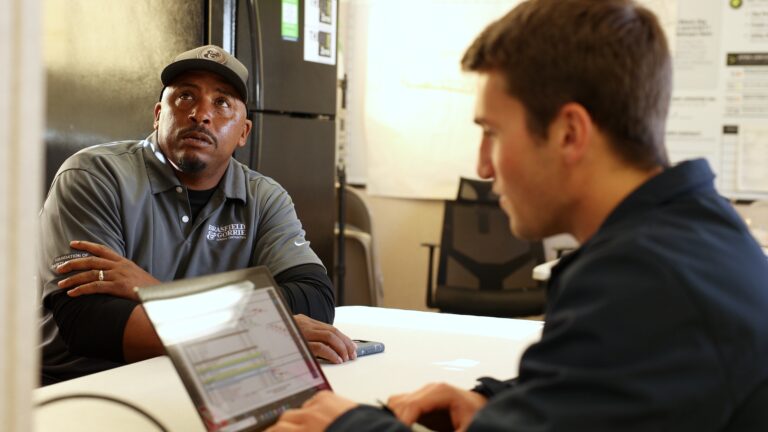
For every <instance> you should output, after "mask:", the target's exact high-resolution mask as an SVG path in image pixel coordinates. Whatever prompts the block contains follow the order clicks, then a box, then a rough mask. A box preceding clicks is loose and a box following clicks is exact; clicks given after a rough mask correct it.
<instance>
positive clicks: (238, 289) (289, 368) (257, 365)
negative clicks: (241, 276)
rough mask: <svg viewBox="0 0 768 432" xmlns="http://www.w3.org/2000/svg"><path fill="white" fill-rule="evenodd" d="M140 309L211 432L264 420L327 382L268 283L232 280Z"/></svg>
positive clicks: (300, 400)
mask: <svg viewBox="0 0 768 432" xmlns="http://www.w3.org/2000/svg"><path fill="white" fill-rule="evenodd" d="M145 307H146V308H147V313H148V315H150V318H151V319H152V321H153V323H154V325H155V329H156V330H157V333H158V335H159V336H160V338H161V339H162V340H163V343H164V344H165V345H166V348H167V350H168V353H169V355H170V356H171V358H172V360H173V361H174V363H175V364H176V365H177V369H178V371H179V374H180V375H181V378H182V380H183V381H184V383H185V385H186V386H187V387H188V389H189V390H190V395H191V396H192V398H193V400H194V402H195V404H196V405H197V407H198V409H199V410H200V411H201V414H202V415H203V417H204V419H205V420H206V422H207V423H208V422H210V423H212V424H209V425H208V426H209V428H211V429H212V430H219V428H218V427H217V426H216V425H229V426H233V425H234V424H240V425H244V426H247V425H252V424H256V423H263V422H269V421H270V420H272V419H274V418H276V417H277V416H278V415H279V414H280V412H282V411H283V410H284V409H285V408H287V407H290V406H297V404H300V403H301V402H302V401H303V400H304V399H306V398H307V397H308V396H309V395H311V393H313V392H314V391H316V390H317V389H321V388H328V387H327V382H326V381H325V378H324V377H323V375H322V372H321V371H320V370H319V368H318V366H317V364H316V363H315V361H314V359H313V358H312V355H311V353H310V352H309V351H308V349H307V348H306V346H305V345H304V344H303V341H302V340H301V337H300V335H299V334H298V332H297V330H296V329H295V327H294V326H293V325H292V321H291V317H290V315H288V312H287V311H286V309H285V308H284V307H283V305H282V303H281V301H280V298H279V294H278V293H277V292H276V291H275V289H274V288H273V287H267V288H260V289H255V286H254V284H253V283H252V282H250V281H239V282H236V283H230V284H227V285H224V286H220V287H217V288H214V289H210V290H206V291H203V292H199V293H195V294H190V295H185V296H177V297H174V298H169V299H163V300H155V301H151V302H147V303H145ZM190 387H191V388H190ZM308 393H309V394H308ZM226 430H229V429H226ZM232 430H240V429H237V428H235V429H232Z"/></svg>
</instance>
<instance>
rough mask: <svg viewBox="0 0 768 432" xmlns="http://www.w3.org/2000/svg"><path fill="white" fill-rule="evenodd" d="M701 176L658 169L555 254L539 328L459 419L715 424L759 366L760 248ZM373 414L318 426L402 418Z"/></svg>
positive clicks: (764, 271)
mask: <svg viewBox="0 0 768 432" xmlns="http://www.w3.org/2000/svg"><path fill="white" fill-rule="evenodd" d="M713 180H714V174H713V173H712V171H711V170H710V168H709V166H708V164H707V162H706V161H704V160H695V161H689V162H684V163H681V164H679V165H677V166H675V167H673V168H670V169H667V170H666V171H664V172H662V173H661V174H659V175H658V176H655V177H653V178H652V179H650V180H649V181H648V182H646V183H645V184H643V185H642V186H640V187H639V188H638V189H637V190H635V191H634V192H633V193H632V194H630V195H629V196H628V197H627V198H626V199H625V200H624V201H623V202H621V203H620V204H619V206H618V207H617V208H616V209H614V211H613V212H612V213H611V214H610V215H609V216H608V218H607V219H606V220H605V222H604V223H603V224H602V226H601V227H600V229H599V230H598V231H597V233H595V235H594V236H592V238H590V239H589V240H588V241H587V242H586V243H584V244H583V245H582V246H581V247H580V248H579V249H578V250H577V251H575V252H573V253H572V254H570V255H567V256H566V257H564V258H563V259H562V260H561V262H560V263H559V264H558V265H557V266H555V268H554V269H553V271H552V276H551V279H550V283H549V288H548V298H547V315H546V317H547V318H546V323H545V325H544V330H543V333H542V339H541V341H539V342H538V343H536V344H534V345H532V346H531V347H530V348H529V349H528V350H527V351H526V352H525V353H524V355H523V357H522V359H521V362H520V370H519V375H518V377H517V378H516V379H514V380H510V381H496V380H492V379H484V380H483V383H482V384H481V385H480V386H478V387H477V388H476V390H477V391H480V392H481V393H483V394H484V395H486V396H488V397H489V401H488V404H487V405H486V406H485V407H484V408H483V409H482V410H480V411H479V412H478V413H477V414H476V416H475V418H474V419H473V421H472V424H471V425H470V428H469V430H470V431H488V430H505V431H508V430H515V431H537V432H538V431H542V432H543V431H563V430H567V431H590V432H594V431H617V430H621V431H623V432H626V431H661V430H665V431H666V430H668V431H676V432H686V431H690V432H705V431H718V430H721V429H722V428H723V427H724V426H725V425H726V424H727V422H728V420H729V418H730V417H731V416H732V414H733V412H734V410H735V408H737V407H738V406H739V405H740V404H741V403H742V402H743V401H744V399H745V397H746V396H747V395H749V394H750V392H751V391H753V390H754V389H755V387H756V386H757V385H758V384H759V383H760V382H761V381H764V380H765V379H766V378H768V325H766V316H768V260H767V259H766V257H765V255H764V254H763V252H762V250H761V249H760V247H759V246H758V244H757V243H756V242H755V240H754V239H753V238H752V236H751V235H750V233H749V231H748V229H747V227H746V226H745V224H744V222H743V221H742V220H741V218H740V217H739V216H738V215H737V214H736V212H735V211H734V210H733V208H732V207H731V205H730V204H729V203H728V202H727V201H726V200H725V199H724V198H722V197H721V196H719V195H718V194H717V192H716V190H715V188H714V183H713ZM384 416H385V415H384V414H374V411H372V410H370V409H369V408H368V409H366V408H359V409H357V410H353V411H351V412H348V413H347V414H346V415H344V416H342V417H341V418H340V419H338V420H337V421H336V422H335V423H334V424H333V425H332V427H331V428H330V430H333V431H340V430H366V428H365V425H366V424H367V423H370V424H373V423H372V421H371V420H372V417H377V421H379V422H385V423H386V425H387V427H385V428H381V427H380V428H379V429H378V430H400V429H401V428H402V430H407V429H405V428H404V426H403V425H401V424H398V423H395V422H394V420H389V421H388V422H387V421H385V420H384ZM379 426H381V423H379ZM387 428H389V429H387ZM368 430H370V429H368Z"/></svg>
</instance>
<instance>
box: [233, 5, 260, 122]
mask: <svg viewBox="0 0 768 432" xmlns="http://www.w3.org/2000/svg"><path fill="white" fill-rule="evenodd" d="M239 6H243V7H245V8H246V10H247V14H246V16H247V20H246V22H245V23H242V24H245V26H246V28H241V29H237V31H238V32H243V31H244V32H246V34H248V35H250V37H249V38H243V39H241V40H242V41H248V43H249V46H247V47H239V51H247V52H248V54H249V55H248V57H249V58H250V62H248V63H249V64H246V67H247V68H248V72H249V74H250V82H251V84H250V90H251V92H250V94H249V95H248V98H249V102H248V110H249V111H257V110H260V109H262V108H263V107H262V106H261V105H262V100H263V98H262V92H263V91H264V77H263V75H264V74H263V72H264V71H263V69H262V67H261V65H263V64H264V59H263V51H264V50H263V49H262V47H261V41H262V40H263V39H262V35H261V27H262V26H261V14H260V8H259V0H241V1H240V3H239Z"/></svg>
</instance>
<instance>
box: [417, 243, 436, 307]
mask: <svg viewBox="0 0 768 432" xmlns="http://www.w3.org/2000/svg"><path fill="white" fill-rule="evenodd" d="M421 246H425V247H428V248H429V261H428V262H427V301H426V303H427V307H429V308H434V307H437V306H436V305H435V302H434V301H433V299H432V292H433V291H434V280H433V277H432V275H433V272H434V262H435V248H439V247H440V245H439V244H438V243H421Z"/></svg>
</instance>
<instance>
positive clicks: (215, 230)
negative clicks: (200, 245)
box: [205, 223, 247, 241]
mask: <svg viewBox="0 0 768 432" xmlns="http://www.w3.org/2000/svg"><path fill="white" fill-rule="evenodd" d="M246 235H247V229H246V227H245V224H239V223H236V224H229V225H222V226H216V225H208V234H207V235H206V236H205V237H206V238H207V239H208V240H215V241H223V240H231V239H244V238H245V236H246Z"/></svg>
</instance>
